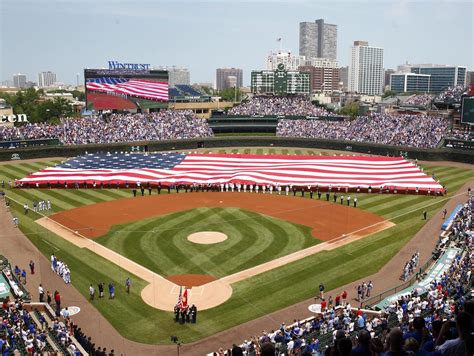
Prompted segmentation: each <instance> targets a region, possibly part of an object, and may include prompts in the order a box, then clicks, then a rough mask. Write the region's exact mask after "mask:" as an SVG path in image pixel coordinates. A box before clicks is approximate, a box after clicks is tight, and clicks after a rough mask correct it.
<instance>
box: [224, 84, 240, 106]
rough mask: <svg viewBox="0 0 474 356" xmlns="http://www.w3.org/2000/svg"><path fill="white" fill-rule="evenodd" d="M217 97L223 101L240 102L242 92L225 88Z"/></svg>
mask: <svg viewBox="0 0 474 356" xmlns="http://www.w3.org/2000/svg"><path fill="white" fill-rule="evenodd" d="M219 96H220V97H221V98H222V100H224V101H237V102H240V101H242V91H241V90H240V89H239V88H235V87H233V88H226V89H224V90H221V91H220V93H219Z"/></svg>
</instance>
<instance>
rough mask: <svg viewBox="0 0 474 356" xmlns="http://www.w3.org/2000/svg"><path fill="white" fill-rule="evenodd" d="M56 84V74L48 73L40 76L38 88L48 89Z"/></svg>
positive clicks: (42, 73)
mask: <svg viewBox="0 0 474 356" xmlns="http://www.w3.org/2000/svg"><path fill="white" fill-rule="evenodd" d="M54 83H56V73H53V72H50V71H47V72H41V73H39V74H38V86H39V87H40V88H47V87H50V86H52V85H53V84H54Z"/></svg>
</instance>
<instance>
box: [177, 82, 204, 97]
mask: <svg viewBox="0 0 474 356" xmlns="http://www.w3.org/2000/svg"><path fill="white" fill-rule="evenodd" d="M176 88H177V89H179V90H181V91H182V92H183V93H184V96H203V95H205V94H203V93H201V92H200V91H197V90H196V89H194V88H193V87H192V86H190V85H185V84H177V85H176Z"/></svg>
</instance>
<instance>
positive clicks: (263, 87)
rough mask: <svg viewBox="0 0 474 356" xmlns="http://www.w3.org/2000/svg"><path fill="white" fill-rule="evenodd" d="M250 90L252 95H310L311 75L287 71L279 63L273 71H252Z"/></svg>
mask: <svg viewBox="0 0 474 356" xmlns="http://www.w3.org/2000/svg"><path fill="white" fill-rule="evenodd" d="M251 89H252V93H254V94H272V95H292V94H306V95H309V94H310V93H311V74H310V73H307V72H299V71H287V70H286V69H285V66H284V65H283V64H282V63H280V64H279V65H278V67H277V69H276V70H275V71H272V70H262V71H252V74H251Z"/></svg>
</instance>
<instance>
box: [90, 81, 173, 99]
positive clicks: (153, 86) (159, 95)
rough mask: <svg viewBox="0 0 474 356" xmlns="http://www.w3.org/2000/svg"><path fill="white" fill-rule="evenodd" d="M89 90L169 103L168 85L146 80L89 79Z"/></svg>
mask: <svg viewBox="0 0 474 356" xmlns="http://www.w3.org/2000/svg"><path fill="white" fill-rule="evenodd" d="M86 88H87V90H94V91H96V92H100V93H108V94H122V95H127V96H133V97H137V98H142V99H148V100H157V101H168V83H166V82H157V81H152V80H145V79H126V78H112V77H101V78H93V79H88V80H87V82H86Z"/></svg>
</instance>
